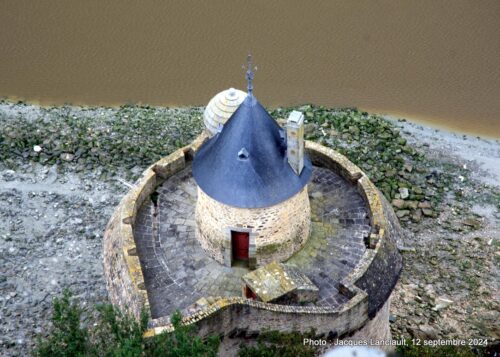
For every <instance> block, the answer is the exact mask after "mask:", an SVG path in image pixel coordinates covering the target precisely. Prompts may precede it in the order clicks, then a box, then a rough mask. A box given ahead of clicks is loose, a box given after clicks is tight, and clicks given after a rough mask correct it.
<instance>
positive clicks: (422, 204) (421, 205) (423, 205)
mask: <svg viewBox="0 0 500 357" xmlns="http://www.w3.org/2000/svg"><path fill="white" fill-rule="evenodd" d="M418 208H427V209H430V208H432V206H431V203H430V202H429V201H423V202H419V204H418Z"/></svg>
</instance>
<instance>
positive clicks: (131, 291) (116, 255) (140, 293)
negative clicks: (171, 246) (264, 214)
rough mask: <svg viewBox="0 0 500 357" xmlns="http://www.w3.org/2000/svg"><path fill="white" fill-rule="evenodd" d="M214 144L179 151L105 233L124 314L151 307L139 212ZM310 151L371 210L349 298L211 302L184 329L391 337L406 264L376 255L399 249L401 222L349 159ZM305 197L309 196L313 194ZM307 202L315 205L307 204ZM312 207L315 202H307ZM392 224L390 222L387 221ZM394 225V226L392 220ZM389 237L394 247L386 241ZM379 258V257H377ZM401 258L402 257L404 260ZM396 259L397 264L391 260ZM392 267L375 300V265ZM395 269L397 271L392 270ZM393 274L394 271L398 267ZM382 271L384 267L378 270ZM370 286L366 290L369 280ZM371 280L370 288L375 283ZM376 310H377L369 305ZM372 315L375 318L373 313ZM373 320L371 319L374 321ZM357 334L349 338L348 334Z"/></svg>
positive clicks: (113, 295)
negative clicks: (309, 302) (138, 240)
mask: <svg viewBox="0 0 500 357" xmlns="http://www.w3.org/2000/svg"><path fill="white" fill-rule="evenodd" d="M206 139H207V135H206V133H204V134H202V135H201V136H200V137H198V138H197V139H196V140H195V141H194V142H193V143H191V145H189V146H186V147H184V148H182V149H179V150H178V151H176V152H174V153H172V154H171V155H169V156H168V157H166V158H164V159H162V160H160V161H159V162H157V163H155V164H154V165H152V166H151V167H150V168H148V169H147V170H146V171H145V172H144V174H143V176H142V177H141V179H140V180H139V181H138V182H137V184H136V185H135V187H134V188H133V189H132V190H131V191H130V192H129V193H128V194H127V195H126V196H125V197H124V198H123V200H122V201H121V203H120V204H119V206H118V207H117V209H116V210H115V213H114V214H113V216H112V218H111V220H110V222H109V223H108V226H107V228H106V232H105V235H104V247H103V248H104V272H105V278H106V283H107V288H108V293H109V297H110V300H111V302H112V303H113V304H114V305H116V306H117V307H119V308H120V309H122V310H128V312H131V313H132V314H133V315H134V316H135V317H136V318H139V316H140V312H141V309H143V308H147V307H148V306H147V293H146V290H145V286H144V278H143V276H142V269H141V265H140V263H139V259H138V256H137V251H136V247H135V241H134V236H133V229H132V228H133V225H134V222H135V219H136V215H137V210H138V207H140V205H141V204H142V202H143V201H144V200H145V199H146V197H148V195H150V194H151V193H152V192H153V191H154V189H155V187H156V186H157V185H159V184H161V182H163V180H164V179H166V178H168V177H169V176H170V175H172V174H174V173H175V172H177V171H179V170H181V169H183V168H184V167H185V161H186V160H192V158H193V157H194V155H195V153H196V151H197V150H198V148H199V147H200V146H201V145H202V144H203V142H204V141H205V140H206ZM306 150H307V152H308V154H309V155H310V157H311V159H312V160H313V163H315V164H316V165H320V166H324V167H327V168H330V169H332V170H334V171H335V172H337V173H340V174H341V175H342V176H343V177H344V178H346V179H348V180H350V181H351V182H353V183H356V184H357V186H358V189H359V191H360V192H361V193H362V195H363V197H364V198H365V200H366V202H367V205H368V207H369V209H370V220H371V225H372V227H375V231H374V232H373V233H372V234H371V235H370V239H369V242H368V246H367V247H368V248H369V249H367V251H366V253H365V256H364V257H363V258H362V261H361V263H360V264H359V266H357V267H356V268H355V269H354V270H353V271H352V272H351V273H350V274H349V275H348V276H347V277H346V278H345V279H343V281H342V283H341V284H340V286H339V290H340V292H341V293H342V294H344V295H345V296H346V297H348V298H349V301H348V302H347V303H345V304H344V305H342V306H340V307H337V308H329V307H316V306H307V307H306V306H286V305H277V304H268V303H263V302H258V301H252V300H247V299H244V298H241V297H229V298H227V297H221V298H215V299H211V300H212V301H213V302H212V303H211V304H209V305H208V306H205V307H203V308H201V309H200V310H199V311H196V312H195V313H193V314H191V315H189V316H185V317H184V318H183V322H184V323H185V324H196V325H197V326H198V327H199V329H200V333H201V334H202V335H205V334H212V333H217V334H219V333H223V334H226V335H229V334H231V332H232V331H234V329H242V330H246V331H249V332H250V333H251V332H252V331H258V330H261V329H262V328H264V327H266V328H270V329H276V330H280V331H290V330H292V329H296V330H299V331H304V332H305V331H307V330H308V329H309V328H310V327H315V328H316V329H317V332H318V333H325V334H330V333H331V334H333V335H338V336H340V337H341V338H342V337H343V338H355V339H364V338H374V339H385V338H387V336H390V335H388V334H389V326H388V324H389V322H388V313H389V302H388V301H389V294H390V292H391V291H392V287H391V286H393V284H394V281H397V276H398V275H399V271H397V270H398V269H397V268H399V261H398V260H397V259H396V260H394V258H391V259H392V260H391V259H387V258H388V257H391V256H394V255H395V254H397V251H394V250H392V249H390V250H389V251H388V252H387V254H385V255H382V257H384V259H378V258H377V257H378V256H379V255H380V254H378V253H379V252H380V250H386V249H387V247H391V246H394V244H393V243H392V241H394V240H395V238H396V237H395V229H394V228H395V227H396V228H397V221H394V219H395V218H394V217H393V216H391V215H390V214H387V213H388V212H384V211H385V210H387V209H385V210H384V209H383V208H386V207H383V206H384V205H383V203H384V202H383V200H381V194H380V193H379V192H378V190H376V189H374V186H373V184H372V183H371V182H370V181H369V180H368V179H367V178H366V176H365V175H364V174H363V173H362V171H361V170H359V168H358V167H357V166H355V165H354V164H352V163H351V162H350V161H348V160H347V158H345V157H344V156H342V155H340V154H338V153H336V152H334V151H333V150H331V149H327V148H325V147H323V146H321V145H319V144H316V143H312V142H306ZM299 195H304V196H305V197H306V198H307V190H304V191H302V192H301V193H299ZM307 202H308V200H307ZM307 207H308V204H307ZM388 221H390V222H388ZM393 221H394V222H393ZM385 240H389V241H391V242H390V243H391V244H383V243H384V241H385ZM377 259H378V260H377ZM399 259H400V258H399ZM393 261H397V262H398V264H397V265H396V267H395V266H394V265H393V264H391V262H393ZM373 263H376V265H377V266H379V267H383V266H386V269H385V271H384V273H385V274H383V275H384V276H385V277H386V279H392V283H391V284H383V285H382V286H380V288H382V289H384V290H386V292H385V293H384V294H375V295H376V297H377V298H376V299H374V297H373V296H372V295H373V294H374V291H372V290H373V289H369V288H367V287H369V286H370V285H374V288H375V289H377V284H379V283H380V281H377V280H378V279H383V277H382V276H375V277H373V278H372V277H371V275H373V271H374V270H373V269H370V266H371V265H372V264H373ZM394 268H396V271H392V270H394ZM391 269H392V270H391ZM377 271H383V269H377ZM360 282H365V283H367V285H366V286H367V287H365V286H364V285H365V284H364V283H363V284H359V283H360ZM370 282H371V283H370ZM370 306H373V307H374V308H370ZM370 310H371V314H369V311H370ZM369 315H371V316H369ZM150 326H151V328H150V329H149V330H148V331H147V332H146V336H152V335H155V334H158V333H161V332H162V331H171V330H172V325H171V324H170V322H169V317H168V316H165V317H161V318H158V319H154V320H152V321H151V322H150ZM347 336H350V337H347Z"/></svg>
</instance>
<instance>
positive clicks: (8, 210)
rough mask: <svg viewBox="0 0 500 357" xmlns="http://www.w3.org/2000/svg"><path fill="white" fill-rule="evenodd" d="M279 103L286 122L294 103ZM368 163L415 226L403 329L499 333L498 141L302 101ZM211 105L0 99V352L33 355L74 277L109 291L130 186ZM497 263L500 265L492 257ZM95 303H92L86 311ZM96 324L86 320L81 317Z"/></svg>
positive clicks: (77, 287) (400, 300) (321, 130)
mask: <svg viewBox="0 0 500 357" xmlns="http://www.w3.org/2000/svg"><path fill="white" fill-rule="evenodd" d="M291 109H297V108H278V109H274V110H273V111H272V112H271V113H272V115H273V116H274V117H275V118H276V119H278V121H280V120H281V119H283V118H285V117H286V115H287V113H288V111H290V110H291ZM298 109H299V110H302V111H304V112H305V115H306V118H307V120H308V124H307V127H306V135H307V138H308V139H310V140H315V141H318V142H320V143H322V144H324V145H328V146H331V147H334V148H335V149H337V150H339V151H340V152H342V153H344V154H345V155H346V156H348V158H349V159H351V160H352V161H353V162H355V163H356V164H358V165H359V166H360V167H361V168H362V169H363V170H364V171H365V172H367V174H368V175H369V176H370V178H371V179H372V180H373V181H374V182H375V184H376V185H377V186H378V187H379V189H381V191H382V192H383V193H384V194H385V196H386V197H387V198H388V199H389V201H390V202H392V204H393V206H394V207H395V210H396V213H397V215H398V217H399V218H400V220H401V223H402V225H403V227H404V229H405V231H406V233H407V234H406V237H405V239H404V241H403V242H400V249H401V250H402V252H403V253H404V258H405V263H404V264H405V266H404V272H403V276H402V278H401V281H400V283H399V284H398V286H397V288H396V291H395V293H394V296H393V301H392V303H393V305H392V310H391V311H392V316H391V322H392V323H391V328H392V332H393V335H394V336H399V335H403V336H405V337H421V338H446V339H448V338H462V339H463V338H468V337H470V338H488V339H489V340H494V339H498V336H499V334H500V328H499V325H498V322H497V321H496V320H497V317H498V313H499V309H500V306H499V295H498V289H497V287H498V286H499V284H498V268H497V266H498V256H499V255H498V254H499V253H498V251H499V249H498V247H499V244H498V237H500V224H499V223H500V204H499V202H500V172H499V171H500V144H499V142H498V140H484V139H480V138H476V137H472V136H462V135H459V134H453V133H449V132H445V131H440V130H435V129H432V128H428V127H423V126H421V125H418V124H413V123H409V122H406V121H404V120H397V119H395V118H390V117H385V118H384V117H380V116H376V115H371V114H368V113H363V112H359V111H357V110H355V109H352V108H343V109H328V108H323V107H316V106H310V105H308V106H302V107H299V108H298ZM202 112H203V108H200V107H194V108H159V107H140V106H123V107H120V108H102V107H95V108H82V107H71V106H65V107H54V108H40V107H38V106H34V105H27V104H24V103H12V102H7V101H1V102H0V349H1V350H2V351H6V352H5V355H7V356H9V355H25V354H26V353H27V352H28V351H29V349H30V348H31V347H32V346H33V343H34V337H35V336H36V335H37V334H43V333H44V332H45V331H46V330H47V327H48V326H49V318H50V314H51V301H52V298H53V297H54V296H57V295H58V294H60V293H61V292H62V290H63V289H64V288H65V287H69V288H71V290H72V291H73V292H74V294H75V296H76V297H77V298H79V299H80V300H81V301H83V302H85V304H86V306H89V307H91V306H93V305H94V304H95V303H100V302H106V301H107V297H106V289H105V284H104V279H103V276H102V258H101V254H102V232H103V231H104V227H105V225H106V223H107V221H108V219H109V217H110V214H111V213H112V211H113V208H114V206H115V205H116V204H117V203H118V202H119V200H120V199H121V197H122V196H123V194H124V193H125V192H126V191H127V190H128V185H129V184H130V183H131V182H133V181H134V180H135V179H136V178H137V177H138V175H139V174H140V172H142V170H143V169H144V168H145V167H147V166H148V165H149V164H150V163H151V162H154V161H155V160H157V159H159V158H160V157H162V156H164V155H167V154H168V153H170V152H172V151H173V150H175V149H176V148H178V147H181V146H183V145H185V144H186V143H188V142H190V141H191V140H192V139H193V138H194V137H196V135H197V134H198V133H199V132H200V131H201V130H202V120H201V116H202ZM495 262H496V263H497V264H496V265H495ZM89 311H90V309H89ZM84 323H85V321H84Z"/></svg>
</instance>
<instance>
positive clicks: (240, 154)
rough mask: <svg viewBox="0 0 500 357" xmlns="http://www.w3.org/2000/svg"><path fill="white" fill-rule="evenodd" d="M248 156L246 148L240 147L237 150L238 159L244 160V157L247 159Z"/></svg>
mask: <svg viewBox="0 0 500 357" xmlns="http://www.w3.org/2000/svg"><path fill="white" fill-rule="evenodd" d="M248 156H249V154H248V151H247V149H245V148H241V150H240V151H238V159H240V160H246V159H248Z"/></svg>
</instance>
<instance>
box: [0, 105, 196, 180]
mask: <svg viewBox="0 0 500 357" xmlns="http://www.w3.org/2000/svg"><path fill="white" fill-rule="evenodd" d="M21 109H22V107H21ZM18 113H22V111H21V110H19V112H18ZM201 129H202V121H201V109H199V108H189V109H185V110H176V109H168V108H156V107H148V106H144V107H142V106H128V105H127V106H122V107H120V108H118V109H112V108H99V107H97V108H73V107H52V108H40V110H39V112H35V114H32V115H25V114H18V115H13V114H9V115H8V117H7V114H6V113H5V112H3V113H0V158H2V159H4V163H5V165H6V166H7V167H9V168H15V166H16V161H17V160H19V159H20V160H22V161H30V162H40V163H42V164H45V165H52V164H56V163H57V164H60V165H62V166H71V167H72V168H74V169H75V170H76V171H83V170H95V169H97V168H100V169H102V173H103V177H106V176H107V175H109V174H113V173H116V172H117V171H118V169H132V168H134V167H136V166H138V167H139V168H141V169H142V168H144V167H145V166H146V165H149V164H150V163H152V162H155V161H157V160H159V159H160V158H161V157H163V156H165V155H167V154H169V153H170V152H172V151H173V150H175V149H177V148H179V147H182V146H184V145H186V144H187V143H189V142H190V141H192V140H193V139H194V138H195V137H196V136H197V135H198V134H199V132H200V131H201ZM36 145H38V146H40V149H41V150H40V151H39V152H37V151H35V150H34V147H35V146H36ZM69 164H71V165H69Z"/></svg>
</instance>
